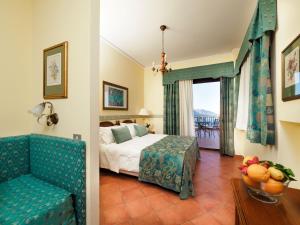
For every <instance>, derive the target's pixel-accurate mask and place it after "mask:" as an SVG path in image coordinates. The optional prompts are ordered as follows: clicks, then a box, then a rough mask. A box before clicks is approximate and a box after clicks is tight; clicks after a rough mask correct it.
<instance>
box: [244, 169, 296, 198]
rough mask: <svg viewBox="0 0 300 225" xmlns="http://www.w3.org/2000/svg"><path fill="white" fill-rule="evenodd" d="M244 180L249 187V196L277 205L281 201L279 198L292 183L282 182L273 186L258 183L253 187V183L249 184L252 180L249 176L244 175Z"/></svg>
mask: <svg viewBox="0 0 300 225" xmlns="http://www.w3.org/2000/svg"><path fill="white" fill-rule="evenodd" d="M242 179H243V181H244V184H245V185H246V187H247V191H248V194H249V195H250V196H251V197H252V198H254V199H256V200H258V201H261V202H264V203H271V204H274V203H277V202H278V201H279V199H280V198H279V197H280V196H282V195H283V194H284V192H285V190H286V188H287V187H288V186H289V183H290V181H288V180H287V181H285V182H280V183H281V184H279V183H275V184H272V183H271V182H269V183H264V182H257V183H256V184H255V185H253V182H251V183H250V184H249V180H248V179H250V178H247V176H245V175H242Z"/></svg>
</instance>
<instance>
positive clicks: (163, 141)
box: [99, 120, 199, 199]
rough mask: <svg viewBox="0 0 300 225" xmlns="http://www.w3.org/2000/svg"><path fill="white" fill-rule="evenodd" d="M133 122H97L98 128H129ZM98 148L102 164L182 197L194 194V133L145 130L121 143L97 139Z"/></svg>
mask: <svg viewBox="0 0 300 225" xmlns="http://www.w3.org/2000/svg"><path fill="white" fill-rule="evenodd" d="M134 122H135V121H131V120H125V121H123V122H122V123H119V122H118V121H117V122H116V123H112V122H109V121H104V122H100V129H99V130H102V131H103V130H109V129H112V128H118V127H121V126H128V127H129V130H130V127H131V128H132V126H134ZM99 132H100V131H99ZM99 135H100V134H99ZM101 135H102V134H101ZM99 149H100V167H101V168H105V169H109V170H111V171H113V172H116V173H125V174H129V175H133V176H137V177H138V179H139V180H140V181H143V182H149V183H154V184H157V185H159V186H162V187H164V188H167V189H170V190H173V191H175V192H178V193H180V194H179V196H180V198H181V199H186V198H188V197H189V196H190V195H194V188H193V183H192V177H193V173H194V169H195V165H196V161H197V159H198V158H199V148H198V143H197V140H196V138H195V137H180V136H172V135H171V136H169V135H164V134H147V135H145V136H142V137H137V136H133V138H132V139H131V140H128V141H125V142H123V143H120V144H116V143H115V142H113V141H112V142H111V143H103V142H101V141H100V148H99Z"/></svg>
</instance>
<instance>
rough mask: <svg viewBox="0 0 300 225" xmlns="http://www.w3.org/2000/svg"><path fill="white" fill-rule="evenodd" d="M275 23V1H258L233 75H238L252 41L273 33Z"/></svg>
mask: <svg viewBox="0 0 300 225" xmlns="http://www.w3.org/2000/svg"><path fill="white" fill-rule="evenodd" d="M276 22H277V1H276V0H258V3H257V7H256V10H255V12H254V14H253V17H252V19H251V22H250V24H249V27H248V29H247V33H246V35H245V37H244V40H243V43H242V46H241V47H240V51H239V54H238V58H237V59H236V62H235V68H234V74H236V75H237V74H239V73H240V69H241V67H242V65H243V63H244V60H245V59H246V57H247V55H248V53H249V51H250V50H251V48H252V42H253V40H256V39H258V38H261V37H262V36H263V35H264V34H265V33H266V32H269V31H275V29H276Z"/></svg>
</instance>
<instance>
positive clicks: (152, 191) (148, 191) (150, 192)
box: [141, 184, 163, 197]
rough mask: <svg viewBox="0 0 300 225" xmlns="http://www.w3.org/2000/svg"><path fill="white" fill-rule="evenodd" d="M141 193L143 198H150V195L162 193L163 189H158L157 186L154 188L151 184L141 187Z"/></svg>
mask: <svg viewBox="0 0 300 225" xmlns="http://www.w3.org/2000/svg"><path fill="white" fill-rule="evenodd" d="M141 189H142V191H143V193H144V195H145V196H147V197H148V196H151V195H155V194H159V193H162V192H163V189H162V187H158V186H155V185H153V184H144V185H143V186H142V187H141Z"/></svg>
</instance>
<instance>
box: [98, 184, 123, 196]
mask: <svg viewBox="0 0 300 225" xmlns="http://www.w3.org/2000/svg"><path fill="white" fill-rule="evenodd" d="M119 190H120V188H119V184H117V183H108V184H101V186H100V194H104V193H108V192H114V191H119Z"/></svg>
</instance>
